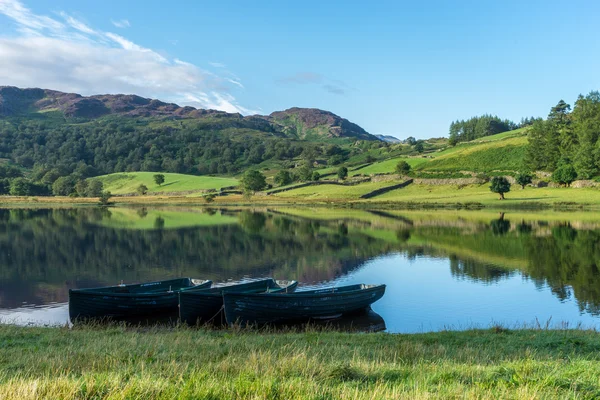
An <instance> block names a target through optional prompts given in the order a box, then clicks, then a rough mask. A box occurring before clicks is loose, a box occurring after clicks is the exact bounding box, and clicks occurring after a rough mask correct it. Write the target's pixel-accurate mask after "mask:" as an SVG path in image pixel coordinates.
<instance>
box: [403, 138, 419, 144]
mask: <svg viewBox="0 0 600 400" xmlns="http://www.w3.org/2000/svg"><path fill="white" fill-rule="evenodd" d="M404 143H406V144H407V145H409V146H414V145H415V144H417V139H415V138H414V137H412V136H409V137H407V138H406V140H405V141H404Z"/></svg>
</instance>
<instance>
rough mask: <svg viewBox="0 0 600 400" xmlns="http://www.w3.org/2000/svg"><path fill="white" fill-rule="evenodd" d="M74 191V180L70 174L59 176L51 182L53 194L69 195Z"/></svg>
mask: <svg viewBox="0 0 600 400" xmlns="http://www.w3.org/2000/svg"><path fill="white" fill-rule="evenodd" d="M74 192H75V180H74V179H73V177H72V176H61V177H60V178H58V179H57V180H55V181H54V183H53V184H52V193H53V194H54V195H55V196H69V195H71V193H74Z"/></svg>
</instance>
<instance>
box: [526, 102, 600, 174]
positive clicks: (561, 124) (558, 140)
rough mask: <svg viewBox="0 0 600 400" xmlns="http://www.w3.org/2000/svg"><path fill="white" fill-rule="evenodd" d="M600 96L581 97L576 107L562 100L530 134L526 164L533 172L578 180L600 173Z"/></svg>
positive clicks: (536, 124) (535, 125)
mask: <svg viewBox="0 0 600 400" xmlns="http://www.w3.org/2000/svg"><path fill="white" fill-rule="evenodd" d="M599 138H600V93H599V92H598V91H592V92H590V93H589V94H588V95H586V96H583V95H579V97H578V98H577V101H576V102H575V106H574V107H573V109H572V110H571V106H570V105H569V104H567V103H566V102H565V101H564V100H560V101H559V102H558V104H556V106H554V107H552V109H551V110H550V113H549V114H548V118H547V119H546V120H545V121H544V120H538V121H536V122H535V123H534V124H533V125H532V127H531V130H530V132H529V146H528V150H527V159H526V163H527V165H528V166H529V167H530V168H531V169H532V170H535V171H537V170H542V171H551V172H554V174H557V175H560V176H563V175H564V176H565V177H569V178H570V177H576V178H579V179H590V178H593V177H595V176H597V175H598V173H599V172H600V141H599Z"/></svg>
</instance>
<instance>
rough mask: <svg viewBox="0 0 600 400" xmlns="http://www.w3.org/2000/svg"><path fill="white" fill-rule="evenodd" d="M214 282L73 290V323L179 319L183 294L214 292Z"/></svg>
mask: <svg viewBox="0 0 600 400" xmlns="http://www.w3.org/2000/svg"><path fill="white" fill-rule="evenodd" d="M211 285H212V281H207V280H195V279H191V278H179V279H170V280H165V281H158V282H148V283H140V284H132V285H123V284H121V285H116V286H106V287H99V288H90V289H71V290H69V317H70V318H71V321H72V322H75V321H77V320H89V319H112V320H122V319H127V318H139V317H142V316H146V315H151V316H153V317H156V316H171V315H172V316H174V317H176V316H177V306H178V302H179V292H180V291H183V290H191V289H203V288H210V286H211Z"/></svg>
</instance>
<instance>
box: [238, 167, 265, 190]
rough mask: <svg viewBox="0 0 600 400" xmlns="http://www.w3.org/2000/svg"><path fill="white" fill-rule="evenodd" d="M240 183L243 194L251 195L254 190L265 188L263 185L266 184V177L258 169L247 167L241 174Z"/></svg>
mask: <svg viewBox="0 0 600 400" xmlns="http://www.w3.org/2000/svg"><path fill="white" fill-rule="evenodd" d="M240 183H241V185H242V189H244V194H245V195H246V196H252V194H254V192H256V191H258V190H262V189H264V188H265V186H267V178H265V176H264V175H263V174H262V173H260V171H256V170H254V169H249V170H248V171H246V172H245V173H244V175H242V179H240Z"/></svg>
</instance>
